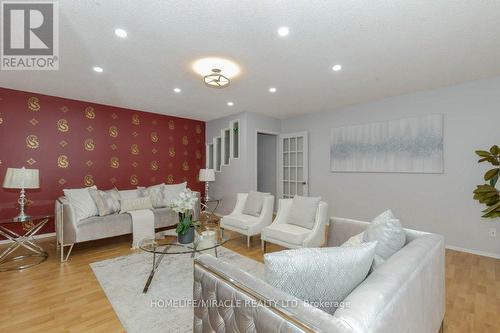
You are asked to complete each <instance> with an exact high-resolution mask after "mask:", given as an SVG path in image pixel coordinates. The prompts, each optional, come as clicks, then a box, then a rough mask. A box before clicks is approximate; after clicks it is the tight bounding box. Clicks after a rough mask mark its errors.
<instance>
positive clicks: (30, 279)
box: [0, 236, 500, 333]
mask: <svg viewBox="0 0 500 333" xmlns="http://www.w3.org/2000/svg"><path fill="white" fill-rule="evenodd" d="M130 241H131V237H130V236H123V237H117V238H113V239H106V240H100V241H95V242H90V243H86V244H82V245H76V246H75V248H74V249H73V254H72V256H71V259H70V262H68V263H65V264H60V263H59V261H58V256H57V255H56V249H55V240H54V239H53V238H47V239H44V240H43V241H41V242H40V244H41V245H42V246H43V247H44V248H45V249H46V250H47V251H48V252H49V259H48V260H47V261H46V262H44V263H42V264H41V265H39V266H36V267H33V268H30V269H27V270H25V271H22V272H17V271H15V272H0V332H44V333H45V332H50V333H52V332H55V333H57V332H89V333H91V332H106V333H110V332H124V329H123V328H122V326H121V324H120V321H119V320H118V317H117V316H116V315H115V313H114V311H113V308H112V307H111V304H110V303H109V302H108V300H107V298H106V296H105V294H104V292H103V290H102V289H101V287H100V285H99V283H98V282H97V280H96V278H95V276H94V274H93V272H92V270H91V269H90V266H89V264H90V263H92V262H96V261H100V260H104V259H108V258H113V257H117V256H121V255H127V254H130V253H131V252H132V251H131V250H130ZM227 247H228V248H230V249H232V250H234V251H236V252H239V253H241V254H243V255H246V256H248V257H250V258H253V259H255V260H258V261H262V259H263V257H262V253H261V251H260V241H259V240H258V239H254V240H253V242H252V247H251V248H250V249H247V247H246V242H245V240H243V239H241V240H238V241H234V242H232V243H230V244H228V245H227ZM2 248H3V246H2ZM279 249H280V248H279V247H278V246H273V245H269V246H268V251H270V252H271V251H276V250H279ZM446 287H447V289H446V317H445V325H444V329H445V332H450V333H455V332H457V333H461V332H464V333H472V332H474V333H476V332H477V333H482V332H492V333H493V332H500V260H497V259H491V258H486V257H480V256H475V255H471V254H467V253H462V252H456V251H451V250H447V251H446Z"/></svg>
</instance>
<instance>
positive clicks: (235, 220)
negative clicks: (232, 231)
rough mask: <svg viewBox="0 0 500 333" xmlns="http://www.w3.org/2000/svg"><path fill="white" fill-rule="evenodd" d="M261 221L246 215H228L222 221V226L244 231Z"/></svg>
mask: <svg viewBox="0 0 500 333" xmlns="http://www.w3.org/2000/svg"><path fill="white" fill-rule="evenodd" d="M258 220H259V219H258V218H257V217H255V216H250V215H246V214H231V215H226V216H224V217H223V218H222V220H221V226H222V227H224V226H232V227H235V228H239V229H242V230H246V229H248V228H249V227H250V226H252V225H253V224H255V223H256V222H257V221H258Z"/></svg>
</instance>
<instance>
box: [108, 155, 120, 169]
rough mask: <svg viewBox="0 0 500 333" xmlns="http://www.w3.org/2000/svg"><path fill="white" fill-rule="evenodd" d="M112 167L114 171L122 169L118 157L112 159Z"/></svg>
mask: <svg viewBox="0 0 500 333" xmlns="http://www.w3.org/2000/svg"><path fill="white" fill-rule="evenodd" d="M110 166H111V167H112V168H113V169H118V168H119V167H120V159H118V157H111V163H110Z"/></svg>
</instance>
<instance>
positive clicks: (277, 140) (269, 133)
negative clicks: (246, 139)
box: [254, 129, 280, 210]
mask: <svg viewBox="0 0 500 333" xmlns="http://www.w3.org/2000/svg"><path fill="white" fill-rule="evenodd" d="M259 134H268V135H274V136H275V137H276V195H278V193H279V192H278V191H279V184H280V179H279V157H280V153H279V151H280V133H278V132H273V131H267V130H259V129H258V130H256V131H255V155H254V160H255V172H254V188H255V191H257V177H258V175H259V173H258V171H259V170H258V169H259V160H258V156H259ZM274 209H275V210H276V207H275V208H274Z"/></svg>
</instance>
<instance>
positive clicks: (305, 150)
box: [277, 131, 309, 198]
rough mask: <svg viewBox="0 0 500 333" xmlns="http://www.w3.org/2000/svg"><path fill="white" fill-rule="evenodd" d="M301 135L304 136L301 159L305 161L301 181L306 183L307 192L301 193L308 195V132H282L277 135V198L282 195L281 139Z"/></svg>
mask: <svg viewBox="0 0 500 333" xmlns="http://www.w3.org/2000/svg"><path fill="white" fill-rule="evenodd" d="M297 136H302V137H304V142H303V147H302V150H303V159H304V161H305V163H303V166H302V167H303V168H304V170H303V181H304V184H305V185H307V193H303V195H305V196H309V143H308V142H309V140H308V137H309V133H308V132H307V131H302V132H294V133H284V134H280V135H279V138H278V139H279V144H278V184H279V186H278V191H277V192H278V194H279V198H282V197H283V139H286V138H291V137H297Z"/></svg>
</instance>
